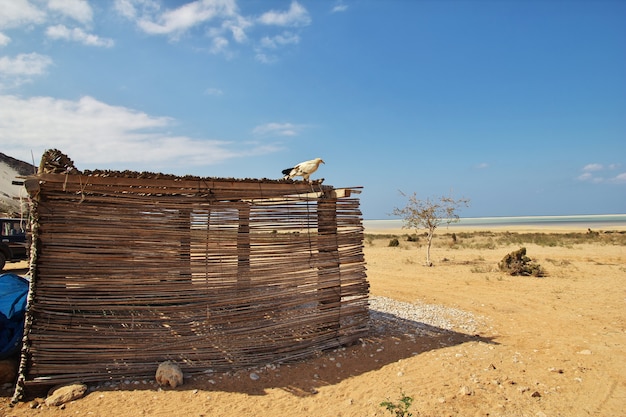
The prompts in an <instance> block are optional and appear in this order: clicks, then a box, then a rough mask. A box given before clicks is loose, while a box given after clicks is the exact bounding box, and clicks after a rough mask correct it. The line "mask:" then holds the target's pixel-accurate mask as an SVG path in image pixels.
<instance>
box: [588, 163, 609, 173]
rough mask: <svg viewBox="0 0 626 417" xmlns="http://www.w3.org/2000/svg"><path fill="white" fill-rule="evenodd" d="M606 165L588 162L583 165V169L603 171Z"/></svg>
mask: <svg viewBox="0 0 626 417" xmlns="http://www.w3.org/2000/svg"><path fill="white" fill-rule="evenodd" d="M603 169H604V166H602V164H587V165H585V166H584V167H583V171H587V172H591V171H602V170H603Z"/></svg>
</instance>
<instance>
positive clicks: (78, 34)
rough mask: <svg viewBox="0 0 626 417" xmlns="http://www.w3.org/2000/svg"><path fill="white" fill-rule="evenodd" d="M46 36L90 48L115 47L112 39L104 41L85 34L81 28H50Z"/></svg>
mask: <svg viewBox="0 0 626 417" xmlns="http://www.w3.org/2000/svg"><path fill="white" fill-rule="evenodd" d="M46 35H47V36H48V38H50V39H64V40H67V41H75V42H79V43H82V44H83V45H88V46H102V47H105V48H110V47H112V46H113V45H114V42H113V40H112V39H104V38H101V37H99V36H98V35H93V34H90V33H87V32H85V31H84V30H83V29H81V28H73V29H69V28H68V27H67V26H65V25H55V26H50V27H48V29H47V30H46Z"/></svg>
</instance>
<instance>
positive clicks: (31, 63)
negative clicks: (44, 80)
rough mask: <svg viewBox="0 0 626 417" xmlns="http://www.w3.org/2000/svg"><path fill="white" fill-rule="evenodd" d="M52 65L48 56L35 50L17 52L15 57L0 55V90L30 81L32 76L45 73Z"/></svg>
mask: <svg viewBox="0 0 626 417" xmlns="http://www.w3.org/2000/svg"><path fill="white" fill-rule="evenodd" d="M50 65H52V59H51V58H50V57H49V56H46V55H41V54H38V53H36V52H33V53H30V54H19V55H17V56H16V57H15V58H11V57H8V56H1V57H0V90H1V89H3V88H11V87H17V86H20V85H22V84H24V83H27V82H30V81H31V79H32V78H33V77H34V76H39V75H42V74H45V72H46V71H47V69H48V67H49V66H50Z"/></svg>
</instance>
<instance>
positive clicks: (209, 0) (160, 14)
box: [114, 0, 311, 63]
mask: <svg viewBox="0 0 626 417" xmlns="http://www.w3.org/2000/svg"><path fill="white" fill-rule="evenodd" d="M159 5H160V3H157V2H155V1H149V0H116V1H115V3H114V10H115V11H116V12H117V13H118V14H119V15H121V16H123V17H125V18H127V19H129V20H131V21H132V22H134V23H135V24H136V25H137V27H138V28H139V29H140V30H141V31H143V32H144V33H146V34H149V35H160V36H166V37H167V38H168V39H169V40H170V41H172V42H179V41H181V40H183V39H186V37H187V36H189V34H190V33H194V32H192V31H193V30H194V29H196V30H201V31H202V32H203V33H204V34H205V35H206V36H207V37H208V38H209V41H208V50H209V51H210V52H211V53H213V54H223V55H225V56H227V57H232V56H233V55H234V54H235V53H234V50H233V48H234V45H244V44H251V45H252V47H253V49H254V51H255V53H256V56H257V60H259V61H260V62H264V63H269V62H274V61H276V60H277V58H278V57H277V55H276V53H275V52H273V54H272V55H270V54H268V53H267V50H270V49H271V50H276V49H278V48H281V47H285V46H288V45H295V44H298V43H299V42H300V36H299V34H298V33H297V32H295V31H296V30H297V29H298V28H302V27H304V26H307V25H309V24H310V23H311V17H310V15H309V12H308V11H307V10H306V8H305V7H304V6H302V5H301V4H300V3H298V2H297V1H293V2H291V3H290V5H289V8H288V9H286V10H269V11H267V12H263V13H261V14H260V15H258V16H245V15H243V14H241V13H240V11H239V8H238V6H237V3H236V2H235V0H196V1H192V2H188V3H185V4H183V5H181V6H179V7H176V8H168V9H162V8H161V7H159ZM259 27H263V28H265V29H263V30H262V31H256V33H259V32H260V34H259V35H258V37H256V38H253V39H251V38H250V32H252V29H254V28H259ZM276 29H278V30H280V31H281V32H280V33H277V34H275V33H270V34H268V33H267V32H268V31H271V30H276ZM284 29H289V30H284Z"/></svg>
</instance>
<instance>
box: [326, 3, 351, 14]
mask: <svg viewBox="0 0 626 417" xmlns="http://www.w3.org/2000/svg"><path fill="white" fill-rule="evenodd" d="M346 10H348V5H346V4H344V3H343V2H342V1H338V2H337V4H335V5H334V6H333V8H332V9H330V12H331V13H341V12H345V11H346Z"/></svg>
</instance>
